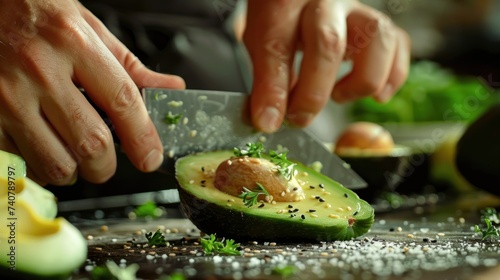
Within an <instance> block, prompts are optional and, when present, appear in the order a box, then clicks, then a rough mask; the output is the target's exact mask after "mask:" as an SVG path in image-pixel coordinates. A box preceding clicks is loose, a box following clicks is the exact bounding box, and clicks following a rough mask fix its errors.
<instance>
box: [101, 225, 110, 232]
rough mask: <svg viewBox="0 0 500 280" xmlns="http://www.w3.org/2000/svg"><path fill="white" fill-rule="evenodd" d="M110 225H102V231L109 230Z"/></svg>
mask: <svg viewBox="0 0 500 280" xmlns="http://www.w3.org/2000/svg"><path fill="white" fill-rule="evenodd" d="M108 230H109V227H108V226H106V225H103V226H101V231H108Z"/></svg>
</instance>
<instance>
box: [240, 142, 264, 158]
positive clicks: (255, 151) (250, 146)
mask: <svg viewBox="0 0 500 280" xmlns="http://www.w3.org/2000/svg"><path fill="white" fill-rule="evenodd" d="M246 146H247V149H240V148H236V147H235V148H234V151H233V152H234V155H235V156H237V157H241V156H249V157H256V158H260V157H262V153H263V152H265V149H264V145H262V143H260V142H257V143H247V144H246Z"/></svg>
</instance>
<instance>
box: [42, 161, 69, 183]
mask: <svg viewBox="0 0 500 280" xmlns="http://www.w3.org/2000/svg"><path fill="white" fill-rule="evenodd" d="M45 166H46V170H45V176H44V177H45V178H42V179H45V180H44V181H47V182H49V183H51V184H54V185H63V184H67V183H69V182H70V181H71V178H73V175H74V174H75V172H76V164H74V162H68V163H65V162H61V161H51V163H49V164H47V165H45Z"/></svg>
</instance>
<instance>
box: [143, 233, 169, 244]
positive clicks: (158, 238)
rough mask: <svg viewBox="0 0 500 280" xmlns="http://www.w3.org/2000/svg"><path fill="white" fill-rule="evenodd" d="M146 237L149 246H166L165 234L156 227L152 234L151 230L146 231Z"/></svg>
mask: <svg viewBox="0 0 500 280" xmlns="http://www.w3.org/2000/svg"><path fill="white" fill-rule="evenodd" d="M146 239H147V240H148V244H149V246H153V245H154V246H156V247H164V246H167V241H165V236H163V234H162V233H161V232H160V230H159V229H158V230H157V231H156V232H155V233H154V234H153V233H152V232H149V233H146Z"/></svg>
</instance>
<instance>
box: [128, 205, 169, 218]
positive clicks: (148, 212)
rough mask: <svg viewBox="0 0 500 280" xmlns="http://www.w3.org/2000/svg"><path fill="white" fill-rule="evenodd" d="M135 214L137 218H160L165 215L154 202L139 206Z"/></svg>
mask: <svg viewBox="0 0 500 280" xmlns="http://www.w3.org/2000/svg"><path fill="white" fill-rule="evenodd" d="M134 213H135V215H136V216H137V217H152V218H158V217H160V216H161V215H162V214H163V211H162V209H160V208H158V206H157V205H156V203H154V202H153V201H147V202H146V203H144V204H142V205H139V206H138V207H137V208H136V209H135V210H134Z"/></svg>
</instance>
